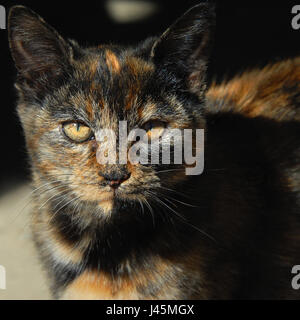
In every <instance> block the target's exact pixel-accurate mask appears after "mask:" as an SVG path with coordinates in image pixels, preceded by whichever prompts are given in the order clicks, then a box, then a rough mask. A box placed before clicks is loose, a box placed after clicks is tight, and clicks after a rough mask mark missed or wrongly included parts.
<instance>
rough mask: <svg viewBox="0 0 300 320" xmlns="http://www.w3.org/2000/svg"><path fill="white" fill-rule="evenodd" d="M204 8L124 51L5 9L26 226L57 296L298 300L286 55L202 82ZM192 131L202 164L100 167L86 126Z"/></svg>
mask: <svg viewBox="0 0 300 320" xmlns="http://www.w3.org/2000/svg"><path fill="white" fill-rule="evenodd" d="M214 12H215V11H214V8H213V5H211V4H208V3H202V4H199V5H198V6H195V7H193V8H192V9H190V10H189V11H188V12H187V13H185V14H184V15H183V16H182V17H181V18H180V19H178V20H177V21H176V22H175V23H174V24H173V25H172V26H171V27H170V28H169V29H168V30H167V31H166V32H165V33H164V34H163V35H162V36H161V37H159V38H151V39H148V40H146V41H144V42H143V43H141V44H139V45H138V46H136V47H120V46H112V45H100V46H98V47H91V48H83V47H80V46H79V45H78V44H77V43H76V42H75V41H73V40H72V41H71V40H64V39H63V38H62V37H61V36H60V35H59V34H58V33H57V32H56V31H55V30H53V29H52V28H51V27H50V26H49V25H47V24H46V23H45V22H44V21H43V20H42V19H41V18H40V17H39V16H37V15H36V14H35V13H33V12H32V11H31V10H29V9H27V8H25V7H23V6H15V7H13V8H12V9H11V11H10V15H9V42H10V47H11V52H12V56H13V59H14V61H15V64H16V67H17V69H18V78H17V82H16V87H17V89H18V94H19V101H18V113H19V116H20V118H21V122H22V125H23V128H24V131H25V137H26V144H27V148H28V152H29V155H30V161H31V166H32V176H33V184H34V187H35V188H36V189H35V192H34V199H35V208H34V211H33V224H32V227H33V234H34V239H35V242H36V245H37V248H38V250H39V252H40V256H41V259H42V262H43V264H44V266H45V269H46V270H47V272H48V275H49V279H50V283H51V288H52V292H53V296H54V297H55V298H60V299H232V298H246V299H251V298H257V299H262V298H278V299H281V298H299V296H300V291H297V290H294V289H293V288H292V286H291V279H292V277H293V275H292V274H291V270H292V267H293V266H294V265H297V264H300V216H299V213H300V212H299V206H300V165H299V159H300V125H299V120H300V112H299V110H300V108H299V104H300V58H296V59H291V60H287V61H283V62H280V63H277V64H274V65H272V66H268V67H266V68H264V69H262V70H254V71H252V72H249V73H245V74H244V75H242V76H239V77H236V78H234V79H233V80H231V81H229V82H227V83H224V84H221V85H212V86H211V87H210V88H209V89H208V91H207V90H206V79H205V78H206V69H207V62H208V58H209V51H210V48H211V41H212V38H213V30H214V21H215V13H214ZM119 120H126V121H127V122H128V130H130V129H132V128H136V127H139V128H145V129H146V130H148V132H149V133H151V132H152V131H151V130H152V129H153V128H156V127H163V128H165V127H170V128H179V129H184V128H194V129H195V128H204V129H205V169H204V172H203V174H201V175H198V176H188V175H186V174H185V167H186V165H185V164H182V165H176V166H175V165H142V164H136V165H134V164H132V163H128V164H127V165H100V164H99V163H98V162H97V161H96V148H97V140H95V139H94V134H95V132H97V130H99V129H100V128H112V129H114V130H115V131H116V134H117V128H118V121H119Z"/></svg>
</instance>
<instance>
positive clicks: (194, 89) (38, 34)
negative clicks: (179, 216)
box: [9, 3, 215, 214]
mask: <svg viewBox="0 0 300 320" xmlns="http://www.w3.org/2000/svg"><path fill="white" fill-rule="evenodd" d="M214 16H215V14H214V8H213V6H212V5H211V4H208V3H202V4H199V5H197V6H195V7H193V8H192V9H190V10H189V11H187V12H186V13H185V14H184V15H183V16H182V17H181V18H179V19H178V20H177V21H176V22H175V23H174V24H173V25H172V26H171V27H170V28H169V29H168V30H166V31H165V32H164V33H163V34H162V36H160V37H158V38H151V39H148V40H146V41H144V42H143V43H141V44H139V45H138V46H136V47H120V46H113V45H99V46H98V47H89V48H83V47H81V46H79V45H78V44H77V43H76V42H75V41H72V40H67V39H63V38H62V37H61V36H60V35H59V34H58V33H57V32H56V31H55V30H54V29H53V28H52V27H50V26H49V25H48V24H46V23H45V21H44V20H43V19H41V18H40V17H39V16H38V15H36V14H35V13H34V12H32V11H31V10H29V9H27V8H25V7H23V6H15V7H13V8H12V9H11V10H10V15H9V43H10V48H11V53H12V57H13V59H14V61H15V65H16V67H17V70H18V78H17V81H16V87H17V89H18V94H19V103H18V113H19V116H20V118H21V122H22V125H23V128H24V131H25V137H26V143H27V148H28V152H29V155H30V158H31V162H32V168H33V175H34V179H35V181H36V184H37V185H38V186H40V187H41V189H40V191H41V193H43V192H44V191H45V192H46V193H47V192H48V195H49V197H48V198H49V199H50V198H51V196H52V194H54V196H52V200H50V202H51V201H56V203H57V202H58V199H59V195H60V196H61V195H62V194H63V195H64V197H63V201H62V202H61V203H62V204H65V205H66V206H67V205H68V206H73V207H74V210H75V209H76V208H77V207H78V203H79V202H80V203H82V204H83V203H86V204H93V205H94V206H96V207H97V208H99V212H102V213H104V214H106V213H109V212H112V209H113V208H114V204H115V203H116V202H117V201H119V200H120V201H131V202H136V203H138V204H139V203H147V202H149V201H152V200H153V199H156V198H159V197H160V195H162V194H164V193H165V192H168V190H170V189H173V190H174V189H175V188H176V184H180V183H182V182H184V181H186V180H187V179H189V177H188V176H187V175H186V172H185V170H184V169H185V167H186V164H185V163H183V164H177V165H174V164H170V165H162V164H148V165H143V164H133V163H130V162H128V163H126V164H124V163H123V164H103V163H99V161H98V160H97V150H98V147H99V144H101V142H99V139H98V138H97V137H98V136H97V134H98V135H99V130H100V129H103V128H105V129H111V130H113V132H115V135H116V138H117V141H118V127H119V121H127V129H128V132H129V131H130V130H132V129H134V128H143V129H145V130H146V131H147V134H148V135H149V136H151V134H152V138H153V136H154V135H155V134H154V132H156V131H155V130H154V128H156V129H157V132H162V131H164V130H165V129H166V128H178V129H181V130H182V129H185V128H201V127H202V128H203V127H204V120H203V119H202V112H203V104H204V100H205V98H204V96H205V89H206V81H205V79H206V69H207V62H208V58H209V51H210V50H209V49H210V47H211V38H212V36H211V34H212V30H213V28H214ZM95 137H96V139H95ZM133 144H134V143H131V144H130V146H132V145H133ZM128 147H129V146H128ZM116 153H117V155H118V153H119V150H118V149H117V150H116ZM43 184H44V186H42V185H43ZM50 190H52V191H50ZM58 191H59V192H58ZM51 192H52V193H51ZM53 192H56V194H57V195H58V198H56V196H55V193H53ZM173 196H174V195H173ZM59 207H60V206H59V205H58V206H57V208H59Z"/></svg>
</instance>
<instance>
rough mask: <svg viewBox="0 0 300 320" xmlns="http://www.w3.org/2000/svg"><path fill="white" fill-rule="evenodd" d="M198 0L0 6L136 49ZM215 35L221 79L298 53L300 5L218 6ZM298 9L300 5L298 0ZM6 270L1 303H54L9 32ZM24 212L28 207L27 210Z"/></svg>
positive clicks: (2, 159)
mask: <svg viewBox="0 0 300 320" xmlns="http://www.w3.org/2000/svg"><path fill="white" fill-rule="evenodd" d="M199 2H200V0H185V1H176V0H169V1H167V0H98V1H82V2H81V1H78V2H77V1H72V2H67V1H64V2H63V1H54V0H52V1H25V0H24V1H1V0H0V5H2V6H4V7H5V8H6V14H8V10H9V7H11V6H12V5H14V4H23V5H26V6H28V7H30V8H31V9H33V10H34V11H36V12H37V13H38V14H40V15H41V16H42V17H43V18H44V19H45V20H46V21H47V22H48V23H49V24H51V25H52V26H54V27H55V28H56V29H57V30H58V31H59V32H60V33H61V34H62V35H63V36H65V37H69V38H74V39H76V40H78V42H79V43H81V44H83V45H87V44H91V45H97V44H100V43H108V42H115V43H122V44H133V43H135V42H137V41H140V40H142V39H144V38H146V37H148V36H151V35H159V34H161V33H162V32H163V31H164V30H165V29H166V28H167V27H168V26H169V25H170V24H171V23H172V22H173V21H174V20H175V19H176V18H177V17H179V16H180V15H181V14H183V13H184V12H185V11H186V10H187V9H188V8H189V7H191V6H193V5H195V4H197V3H199ZM216 2H217V32H216V41H215V47H214V50H213V55H212V58H211V62H210V68H209V73H210V76H211V77H213V78H216V79H217V80H220V79H222V78H223V77H224V76H226V77H231V76H232V75H234V74H236V73H238V72H241V71H243V70H245V69H249V68H251V67H255V66H263V65H265V64H266V63H268V62H272V61H277V60H281V59H284V58H287V57H293V56H295V55H298V54H299V51H300V41H299V40H300V30H293V28H292V26H291V20H292V18H293V14H292V13H291V10H292V7H293V5H295V4H296V3H295V2H289V1H286V0H281V1H276V2H275V3H274V2H269V1H268V2H267V1H266V2H264V1H262V0H261V1H253V0H252V1H230V0H227V1H224V0H223V1H216ZM299 4H300V1H299ZM0 48H1V49H0V70H1V77H0V79H1V80H0V81H1V86H0V92H1V100H0V105H1V109H0V119H1V125H0V134H1V137H2V139H1V144H2V146H1V150H2V151H1V156H0V265H3V266H4V267H5V268H6V273H7V281H6V286H7V289H6V290H1V289H0V299H48V298H49V293H48V292H47V286H46V285H45V280H44V276H43V273H41V270H40V267H39V264H38V262H37V260H36V257H35V255H34V250H33V248H32V244H31V242H30V233H29V231H28V222H27V221H26V219H27V213H28V211H30V204H29V206H27V207H25V209H24V208H23V207H24V206H25V205H26V203H27V202H28V198H27V199H25V200H24V198H25V197H26V196H27V194H29V192H30V189H29V187H28V184H27V181H28V179H29V177H30V176H29V170H28V163H27V161H26V151H25V148H24V139H23V134H22V130H21V127H20V124H19V121H18V119H17V117H16V112H15V104H16V103H15V101H16V94H15V91H14V87H13V83H14V78H15V74H16V72H15V68H14V65H13V62H12V59H11V57H10V54H9V49H8V43H7V30H0ZM22 208H23V209H22Z"/></svg>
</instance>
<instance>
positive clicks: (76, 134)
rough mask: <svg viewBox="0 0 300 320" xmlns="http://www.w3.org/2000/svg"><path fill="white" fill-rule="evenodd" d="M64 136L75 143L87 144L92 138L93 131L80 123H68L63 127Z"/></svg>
mask: <svg viewBox="0 0 300 320" xmlns="http://www.w3.org/2000/svg"><path fill="white" fill-rule="evenodd" d="M62 129H63V132H64V134H65V135H66V136H67V137H68V138H69V139H71V140H73V141H75V142H79V143H80V142H85V141H87V140H88V139H90V138H91V137H92V130H91V129H90V128H89V127H88V126H86V125H85V124H83V123H80V122H67V123H64V124H63V126H62Z"/></svg>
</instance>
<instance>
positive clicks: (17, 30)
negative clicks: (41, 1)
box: [8, 6, 71, 83]
mask: <svg viewBox="0 0 300 320" xmlns="http://www.w3.org/2000/svg"><path fill="white" fill-rule="evenodd" d="M8 37H9V45H10V49H11V54H12V57H13V60H14V61H15V65H16V67H17V69H18V72H19V76H20V77H21V78H22V79H24V80H26V81H27V82H29V83H30V82H36V81H38V80H39V79H41V78H42V79H45V78H47V79H49V78H50V77H54V78H55V77H58V76H60V75H61V74H62V72H63V71H64V70H65V68H66V66H67V65H68V60H69V57H70V54H71V48H70V45H69V44H68V43H67V42H66V41H65V40H64V39H63V38H62V37H61V36H60V35H59V34H58V33H57V32H56V31H55V30H54V29H53V28H52V27H50V26H49V25H48V24H47V23H46V22H45V21H44V20H43V19H42V18H41V17H40V16H38V15H37V14H36V13H34V12H33V11H31V10H30V9H28V8H26V7H24V6H14V7H12V8H11V9H10V12H9V17H8Z"/></svg>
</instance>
